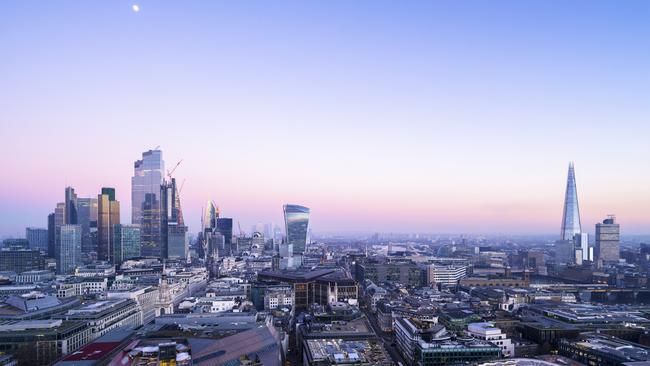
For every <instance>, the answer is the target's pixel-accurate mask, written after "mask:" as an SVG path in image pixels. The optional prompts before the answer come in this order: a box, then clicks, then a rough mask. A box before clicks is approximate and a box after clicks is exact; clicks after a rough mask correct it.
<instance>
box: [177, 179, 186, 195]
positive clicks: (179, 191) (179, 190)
mask: <svg viewBox="0 0 650 366" xmlns="http://www.w3.org/2000/svg"><path fill="white" fill-rule="evenodd" d="M186 180H187V179H185V178H183V182H182V183H181V187H180V188H179V189H178V194H181V191H182V190H183V186H184V185H185V181H186Z"/></svg>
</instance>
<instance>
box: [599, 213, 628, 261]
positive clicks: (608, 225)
mask: <svg viewBox="0 0 650 366" xmlns="http://www.w3.org/2000/svg"><path fill="white" fill-rule="evenodd" d="M620 233H621V228H620V226H619V224H617V223H616V218H615V217H614V216H609V217H608V218H607V219H605V220H603V223H602V224H600V223H598V224H596V244H595V250H594V251H595V256H596V260H598V261H603V262H604V263H607V262H610V263H611V262H618V260H619V258H620V249H619V241H620Z"/></svg>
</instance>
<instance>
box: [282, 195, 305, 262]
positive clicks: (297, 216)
mask: <svg viewBox="0 0 650 366" xmlns="http://www.w3.org/2000/svg"><path fill="white" fill-rule="evenodd" d="M283 210H284V225H285V228H286V233H287V244H293V252H294V253H303V252H304V251H305V247H306V246H307V241H308V233H309V208H307V207H304V206H299V205H284V206H283Z"/></svg>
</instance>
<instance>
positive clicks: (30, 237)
mask: <svg viewBox="0 0 650 366" xmlns="http://www.w3.org/2000/svg"><path fill="white" fill-rule="evenodd" d="M25 238H26V239H27V241H28V242H29V248H30V249H38V250H40V251H42V252H47V243H48V242H47V241H48V233H47V229H42V228H38V227H28V228H26V229H25Z"/></svg>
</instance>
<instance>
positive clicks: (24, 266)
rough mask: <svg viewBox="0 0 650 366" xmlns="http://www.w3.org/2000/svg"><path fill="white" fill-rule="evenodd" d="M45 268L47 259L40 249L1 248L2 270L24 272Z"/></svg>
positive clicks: (0, 260)
mask: <svg viewBox="0 0 650 366" xmlns="http://www.w3.org/2000/svg"><path fill="white" fill-rule="evenodd" d="M43 269H45V260H44V259H43V256H42V255H41V252H40V251H39V250H38V249H21V248H3V249H0V271H11V272H15V273H22V272H26V271H37V270H43Z"/></svg>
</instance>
